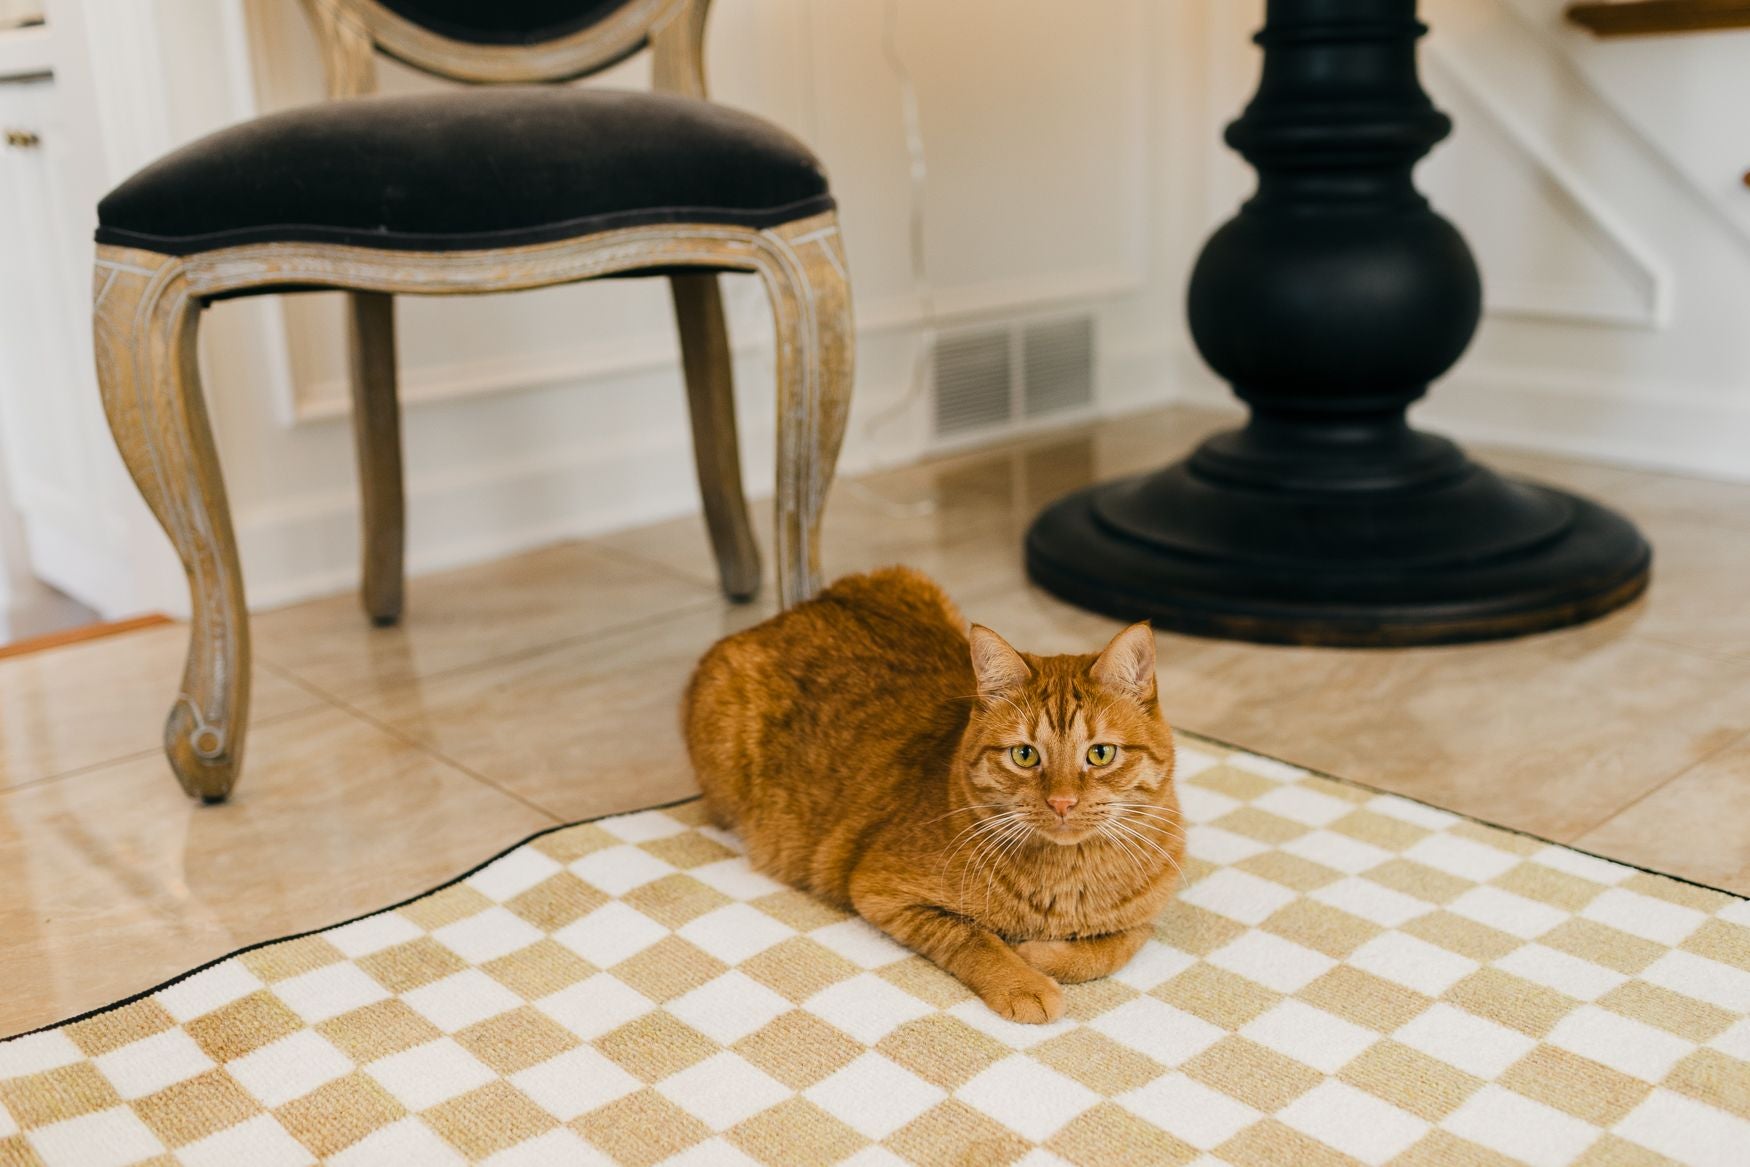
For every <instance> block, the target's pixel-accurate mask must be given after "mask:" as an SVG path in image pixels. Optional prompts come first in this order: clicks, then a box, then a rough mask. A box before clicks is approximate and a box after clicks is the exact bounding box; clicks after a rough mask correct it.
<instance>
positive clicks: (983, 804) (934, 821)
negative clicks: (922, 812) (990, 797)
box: [919, 802, 1005, 827]
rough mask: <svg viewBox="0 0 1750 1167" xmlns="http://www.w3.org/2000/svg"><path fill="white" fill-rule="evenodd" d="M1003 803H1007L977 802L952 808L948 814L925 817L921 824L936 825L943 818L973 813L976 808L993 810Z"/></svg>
mask: <svg viewBox="0 0 1750 1167" xmlns="http://www.w3.org/2000/svg"><path fill="white" fill-rule="evenodd" d="M1003 805H1005V804H1004V803H1001V802H975V803H973V804H972V805H971V806H963V807H960V808H959V809H958V810H951V811H949V812H948V813H947V814H939V815H937V816H936V817H935V818H933V819H925V820H924V821H923V822H922V823H921V824H919V825H920V826H926V827H929V826H934V825H935V824H937V823H939V822H941V821H942V820H943V819H951V818H953V817H954V816H955V815H957V814H971V813H972V812H973V811H975V810H992V809H994V808H996V807H999V806H1003Z"/></svg>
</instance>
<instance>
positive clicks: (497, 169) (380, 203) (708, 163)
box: [97, 86, 832, 255]
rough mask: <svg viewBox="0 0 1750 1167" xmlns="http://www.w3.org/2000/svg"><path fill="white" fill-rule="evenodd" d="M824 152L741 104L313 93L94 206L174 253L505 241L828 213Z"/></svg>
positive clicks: (167, 160)
mask: <svg viewBox="0 0 1750 1167" xmlns="http://www.w3.org/2000/svg"><path fill="white" fill-rule="evenodd" d="M831 206H832V200H831V198H830V197H829V196H828V194H827V185H826V177H825V175H824V174H822V172H821V168H820V163H819V162H818V161H817V160H816V159H815V157H814V156H813V155H812V154H811V153H809V151H808V149H807V147H805V146H803V145H802V144H801V143H800V142H798V141H797V140H796V139H795V138H793V137H791V136H790V135H789V134H787V133H785V132H784V131H783V130H780V129H778V128H777V127H776V126H773V125H771V124H770V123H768V122H765V121H762V120H760V119H759V118H756V117H754V116H752V115H750V114H746V113H741V112H739V111H737V110H733V109H729V108H726V107H724V106H720V105H714V104H712V103H710V102H705V101H697V100H693V99H690V98H684V97H675V96H671V95H667V94H656V93H631V92H622V91H616V90H604V89H569V88H562V87H557V86H538V87H537V86H529V87H507V88H492V89H473V90H458V91H455V92H445V93H436V94H429V95H427V94H421V95H417V96H404V97H365V98H358V99H356V100H351V101H336V102H323V103H319V104H315V105H309V106H303V107H300V108H298V109H293V110H288V111H285V112H283V113H276V114H271V115H269V116H267V117H262V118H258V119H256V120H254V121H250V122H245V123H243V124H241V125H237V126H233V127H231V128H230V129H226V130H221V131H219V132H218V133H215V134H211V135H209V136H207V137H205V138H202V139H201V140H200V141H197V142H194V143H191V144H190V145H188V146H185V147H183V148H182V149H180V150H177V151H175V152H174V153H172V154H169V155H167V156H165V157H164V158H161V159H159V160H158V161H156V162H154V163H152V164H151V165H150V166H148V167H146V168H145V169H144V170H141V171H140V172H139V173H138V174H135V175H134V176H133V177H132V178H130V179H128V180H127V181H126V182H124V183H122V184H121V185H120V186H118V187H116V188H115V189H114V190H113V191H111V192H110V193H109V194H108V196H106V197H105V198H104V199H103V201H102V202H101V203H99V204H98V208H97V217H98V228H97V239H98V242H100V243H112V244H119V245H122V246H128V247H141V248H146V249H148V250H152V251H158V252H163V253H166V254H171V255H187V254H191V253H193V252H198V251H210V250H212V249H214V248H219V247H229V246H233V245H236V244H241V243H257V242H268V241H275V242H277V241H321V242H329V243H348V244H359V245H363V246H367V247H382V248H395V249H403V250H406V249H412V250H434V251H452V250H467V249H478V248H487V247H512V246H517V245H520V244H525V243H539V242H545V241H548V240H554V239H566V238H573V237H576V236H579V235H587V234H593V233H595V232H598V231H603V230H608V229H611V228H614V227H625V226H633V225H637V224H644V223H662V222H705V223H733V224H740V225H744V226H752V227H768V226H775V225H777V224H779V223H784V222H789V221H791V220H794V219H798V218H801V217H804V216H806V215H809V214H813V213H815V212H817V211H822V210H827V209H829V208H831Z"/></svg>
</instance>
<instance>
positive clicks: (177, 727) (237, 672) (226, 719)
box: [93, 246, 250, 802]
mask: <svg viewBox="0 0 1750 1167" xmlns="http://www.w3.org/2000/svg"><path fill="white" fill-rule="evenodd" d="M95 276H96V296H95V300H96V303H95V308H94V313H93V331H94V333H95V339H96V355H97V376H98V383H99V385H100V386H101V387H102V390H103V406H104V412H105V413H106V414H107V415H108V417H109V427H110V432H111V433H112V434H113V435H114V437H115V441H116V445H117V446H118V447H119V448H120V450H121V454H122V459H123V460H124V461H125V462H126V463H127V467H128V470H129V472H130V473H131V474H132V475H133V477H134V481H135V482H136V483H137V484H138V485H139V487H140V493H141V494H143V495H145V497H146V502H147V504H148V505H149V506H151V508H152V512H153V514H155V515H156V516H157V517H158V521H159V523H161V524H162V525H163V527H164V530H165V532H166V533H167V534H168V535H169V536H170V541H171V543H173V544H174V545H175V547H176V551H177V554H178V555H180V556H181V557H182V565H183V569H184V570H185V571H186V572H187V573H188V582H189V591H190V595H191V599H192V606H193V618H192V621H191V626H190V641H189V650H188V664H187V666H186V667H185V668H184V670H183V675H182V691H181V693H180V694H179V695H178V696H177V699H176V704H175V705H173V706H172V707H171V709H170V716H169V717H168V718H167V719H166V721H165V724H164V748H165V752H166V753H167V754H168V755H169V757H170V765H171V768H172V769H173V770H175V771H176V777H177V779H178V781H180V782H181V783H182V788H183V789H184V790H186V791H188V793H189V794H191V795H194V796H196V797H198V798H200V799H202V800H204V801H207V802H218V801H220V800H222V799H223V798H224V797H225V796H226V795H227V794H229V793H230V791H231V787H232V785H233V783H235V782H236V780H237V773H238V770H239V768H240V767H241V766H242V764H243V743H244V735H245V731H246V730H247V728H248V723H249V681H250V675H249V669H250V664H249V616H248V611H247V609H246V608H245V607H244V603H243V573H242V570H241V568H240V567H239V565H238V561H237V541H236V537H235V536H234V535H233V533H232V530H231V511H230V507H229V505H228V504H227V502H226V500H225V483H224V480H223V479H222V478H221V477H220V474H219V461H218V456H217V453H216V452H215V450H214V448H213V435H212V429H211V427H210V426H209V424H208V421H207V410H206V403H205V401H204V399H203V398H202V396H201V387H200V374H199V370H198V368H197V366H196V360H195V335H196V331H197V326H198V320H199V316H200V305H199V304H198V303H197V302H196V301H195V300H194V299H192V298H191V296H190V295H189V291H188V286H187V283H186V282H185V280H184V277H183V267H182V262H181V261H180V260H178V259H176V258H175V257H173V256H163V255H157V254H155V253H153V252H147V251H137V250H133V249H130V248H119V247H108V246H103V247H99V248H98V255H97V269H96V272H95Z"/></svg>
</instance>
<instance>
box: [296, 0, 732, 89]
mask: <svg viewBox="0 0 1750 1167" xmlns="http://www.w3.org/2000/svg"><path fill="white" fill-rule="evenodd" d="M708 3H709V0H486V2H482V0H304V7H305V8H306V9H307V10H308V12H309V13H310V18H311V21H312V23H313V24H314V25H315V26H316V33H317V36H318V37H319V38H320V39H321V41H322V50H323V59H324V64H325V65H326V67H327V69H328V89H329V93H330V95H332V96H336V97H351V96H357V95H359V94H361V93H368V92H370V91H371V90H372V89H373V88H374V82H373V80H372V68H371V61H370V55H371V53H372V52H382V53H385V54H387V55H389V56H391V57H394V58H396V59H397V60H399V61H403V62H405V63H406V64H408V65H411V66H413V67H414V68H416V69H421V70H423V71H425V72H427V73H432V74H435V75H436V76H439V77H446V78H449V79H450V80H453V81H464V82H470V83H474V84H493V83H505V82H539V81H570V80H572V79H574V78H577V77H585V76H588V75H589V74H591V73H594V72H597V71H599V70H601V69H605V68H607V67H608V66H609V65H612V64H614V63H615V62H616V61H619V60H621V59H623V58H625V57H628V56H630V55H631V54H633V53H635V52H637V51H638V50H639V49H641V48H644V47H645V46H646V45H650V46H652V47H654V48H655V49H656V52H657V57H658V61H657V68H656V82H657V85H658V87H660V88H664V89H671V90H677V91H680V92H684V93H691V94H693V95H694V96H699V97H703V96H704V79H703V75H702V66H701V62H700V60H699V58H700V55H701V53H700V43H699V42H700V40H701V38H702V36H703V33H704V22H705V8H706V6H707V4H708Z"/></svg>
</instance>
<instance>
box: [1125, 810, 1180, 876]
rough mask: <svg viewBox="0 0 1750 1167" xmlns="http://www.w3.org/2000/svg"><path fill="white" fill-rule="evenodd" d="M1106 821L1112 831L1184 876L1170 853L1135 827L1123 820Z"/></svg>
mask: <svg viewBox="0 0 1750 1167" xmlns="http://www.w3.org/2000/svg"><path fill="white" fill-rule="evenodd" d="M1107 821H1108V822H1109V823H1110V824H1111V825H1112V827H1113V829H1115V830H1117V831H1119V832H1121V833H1123V834H1124V835H1126V836H1128V837H1129V838H1131V839H1134V840H1135V841H1136V842H1137V843H1138V844H1140V845H1142V846H1144V847H1146V848H1148V849H1149V850H1150V851H1152V852H1153V853H1154V854H1155V855H1157V856H1158V857H1159V858H1160V859H1161V860H1162V861H1164V862H1165V863H1167V864H1169V865H1170V866H1171V867H1172V868H1173V870H1174V871H1175V872H1178V873H1179V874H1180V875H1183V874H1184V871H1183V870H1182V869H1181V868H1180V867H1179V862H1178V860H1176V859H1174V858H1173V856H1172V853H1171V852H1169V851H1168V850H1167V849H1166V848H1165V847H1162V846H1161V845H1160V843H1158V842H1156V841H1155V840H1153V839H1150V838H1149V837H1147V836H1146V835H1144V834H1143V833H1142V832H1141V831H1139V830H1137V829H1136V828H1135V827H1133V826H1131V825H1130V824H1128V823H1126V822H1125V821H1124V820H1123V819H1117V818H1115V819H1109V820H1107Z"/></svg>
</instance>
